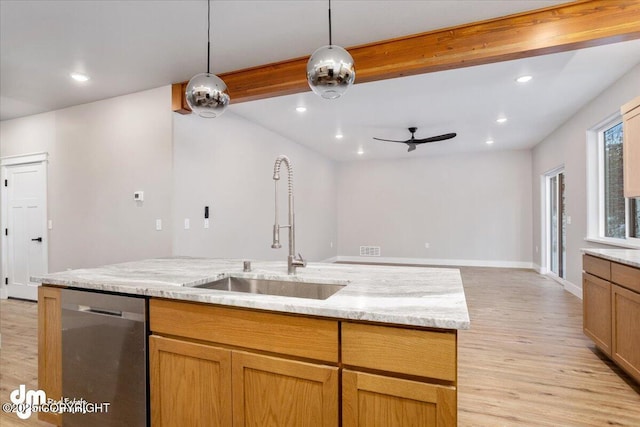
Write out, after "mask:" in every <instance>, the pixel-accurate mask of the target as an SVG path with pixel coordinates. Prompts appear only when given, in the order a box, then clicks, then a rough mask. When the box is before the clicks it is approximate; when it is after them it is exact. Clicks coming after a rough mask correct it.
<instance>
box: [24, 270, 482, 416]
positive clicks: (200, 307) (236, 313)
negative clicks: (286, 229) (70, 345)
mask: <svg viewBox="0 0 640 427" xmlns="http://www.w3.org/2000/svg"><path fill="white" fill-rule="evenodd" d="M286 270H287V267H286V264H285V263H280V262H260V261H253V262H252V267H251V271H250V272H245V271H243V263H242V260H220V259H202V258H163V259H152V260H145V261H139V262H131V263H123V264H116V265H111V266H105V267H101V268H95V269H85V270H73V271H66V272H60V273H54V274H49V275H46V276H43V277H37V278H34V279H35V280H37V281H40V282H42V283H43V284H44V285H45V286H43V287H42V288H41V290H40V309H41V313H40V316H41V319H42V321H41V323H40V327H41V330H40V332H39V339H40V341H41V342H40V348H39V350H40V351H39V357H40V360H39V369H40V371H39V373H40V378H39V381H40V386H41V388H42V389H44V390H45V391H46V392H47V395H48V396H52V397H54V398H55V396H56V394H57V395H59V394H60V390H61V388H60V379H59V378H60V372H59V371H60V362H59V358H60V357H58V356H57V354H58V352H59V350H56V349H55V346H56V343H57V342H59V338H58V337H59V334H60V331H59V329H60V324H59V320H58V323H56V318H58V319H59V316H57V317H56V311H57V310H59V302H58V305H56V294H57V293H59V290H60V288H64V287H67V288H68V287H70V288H77V289H83V290H87V291H97V292H109V293H118V294H130V295H141V296H144V297H145V298H147V299H148V307H149V312H148V313H149V314H148V316H149V325H150V326H149V328H150V336H149V372H150V394H151V425H153V426H163V425H221V426H225V425H231V424H234V425H282V426H284V425H291V426H298V425H319V426H337V425H339V424H340V420H341V421H342V425H343V426H351V425H354V426H355V425H361V424H364V425H389V426H402V425H421V426H428V425H440V426H442V425H456V418H457V415H456V412H457V410H456V405H457V330H459V329H467V328H468V327H469V316H468V311H467V306H466V301H465V296H464V290H463V286H462V280H461V277H460V273H459V271H458V270H455V269H439V268H417V267H384V266H364V265H340V264H320V263H310V264H309V265H308V266H307V267H306V268H300V269H298V271H297V273H296V275H295V276H288V275H287V274H286ZM225 277H237V278H243V279H257V280H279V281H295V282H299V283H301V286H304V284H305V283H315V284H332V285H336V284H338V285H343V286H344V287H343V288H342V289H340V290H339V291H338V292H336V293H335V294H333V295H331V296H329V297H328V298H327V299H323V300H322V299H308V298H291V297H285V296H275V295H258V294H251V293H239V292H229V291H221V290H212V289H205V288H197V287H194V286H198V285H202V284H205V283H209V282H214V281H216V280H220V279H224V278H225ZM45 319H46V321H45ZM47 359H48V360H47ZM49 420H50V421H54V422H56V423H60V419H59V418H57V419H49Z"/></svg>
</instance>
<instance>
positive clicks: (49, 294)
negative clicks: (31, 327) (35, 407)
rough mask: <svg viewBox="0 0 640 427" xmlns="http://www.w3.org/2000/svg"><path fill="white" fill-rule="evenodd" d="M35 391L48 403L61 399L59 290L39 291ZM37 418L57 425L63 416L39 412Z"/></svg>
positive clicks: (60, 310)
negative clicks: (39, 392)
mask: <svg viewBox="0 0 640 427" xmlns="http://www.w3.org/2000/svg"><path fill="white" fill-rule="evenodd" d="M38 388H39V389H40V390H44V392H45V393H46V394H47V398H48V399H53V400H60V398H61V397H62V305H61V300H60V289H58V288H48V287H45V286H40V287H39V288H38ZM38 418H39V419H40V420H42V421H46V422H48V423H51V424H55V425H60V424H61V423H62V416H61V415H60V414H56V413H51V412H39V413H38Z"/></svg>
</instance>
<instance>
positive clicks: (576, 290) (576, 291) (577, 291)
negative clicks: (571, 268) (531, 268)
mask: <svg viewBox="0 0 640 427" xmlns="http://www.w3.org/2000/svg"><path fill="white" fill-rule="evenodd" d="M545 276H547V277H548V278H550V279H551V280H554V281H556V282H558V283H560V284H561V285H562V287H563V288H564V290H565V291H567V292H569V293H570V294H573V295H575V296H577V297H578V298H580V299H582V288H581V287H579V286H576V285H575V284H573V283H572V282H570V281H568V280H566V279H563V278H562V277H558V276H556V275H555V274H551V273H546V274H545Z"/></svg>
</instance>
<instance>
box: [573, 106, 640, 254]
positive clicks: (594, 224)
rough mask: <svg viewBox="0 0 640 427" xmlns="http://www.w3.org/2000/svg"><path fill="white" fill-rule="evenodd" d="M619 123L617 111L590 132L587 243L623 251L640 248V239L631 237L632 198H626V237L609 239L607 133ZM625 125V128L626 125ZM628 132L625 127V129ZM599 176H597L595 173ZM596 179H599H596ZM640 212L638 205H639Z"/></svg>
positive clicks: (588, 134) (619, 117)
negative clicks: (606, 231) (606, 184)
mask: <svg viewBox="0 0 640 427" xmlns="http://www.w3.org/2000/svg"><path fill="white" fill-rule="evenodd" d="M619 123H623V120H622V115H621V114H620V113H619V112H617V113H615V114H612V115H611V116H609V117H607V118H606V119H605V120H603V121H601V122H600V123H598V124H597V125H596V126H594V127H593V128H592V129H590V130H589V131H588V132H587V143H588V147H587V205H588V215H587V238H585V240H587V241H591V242H596V243H604V244H607V245H612V246H619V247H623V248H640V238H637V237H631V236H630V228H631V216H630V215H631V212H630V211H631V209H630V204H631V203H630V199H629V198H627V197H625V203H624V205H625V237H624V238H623V239H622V238H617V237H607V236H605V229H606V225H605V221H606V218H605V197H604V191H605V176H604V175H605V164H604V161H605V158H604V157H605V149H604V132H605V131H606V130H608V129H610V128H612V127H614V126H616V125H617V124H619ZM623 126H624V125H623ZM623 132H624V127H623ZM594 171H595V172H596V173H593V172H594ZM594 178H595V179H594ZM636 209H637V205H636Z"/></svg>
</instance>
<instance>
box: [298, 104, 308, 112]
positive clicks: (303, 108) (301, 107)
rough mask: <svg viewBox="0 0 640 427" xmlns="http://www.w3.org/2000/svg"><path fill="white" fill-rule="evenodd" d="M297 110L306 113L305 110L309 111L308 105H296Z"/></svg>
mask: <svg viewBox="0 0 640 427" xmlns="http://www.w3.org/2000/svg"><path fill="white" fill-rule="evenodd" d="M296 111H297V112H298V113H304V112H305V111H307V107H303V106H302V105H301V106H299V107H296Z"/></svg>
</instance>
